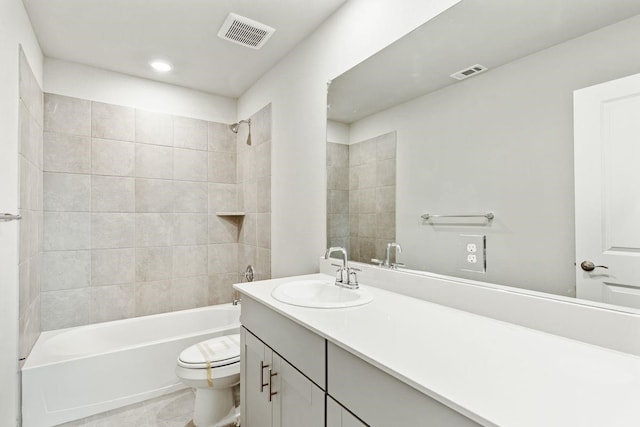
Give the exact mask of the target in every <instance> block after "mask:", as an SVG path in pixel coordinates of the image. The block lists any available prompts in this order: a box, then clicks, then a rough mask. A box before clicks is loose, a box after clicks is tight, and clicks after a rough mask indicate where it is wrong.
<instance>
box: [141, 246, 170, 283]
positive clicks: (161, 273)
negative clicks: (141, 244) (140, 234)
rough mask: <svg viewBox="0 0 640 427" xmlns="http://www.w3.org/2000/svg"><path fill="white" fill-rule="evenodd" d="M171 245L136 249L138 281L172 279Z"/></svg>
mask: <svg viewBox="0 0 640 427" xmlns="http://www.w3.org/2000/svg"><path fill="white" fill-rule="evenodd" d="M172 263H173V254H172V249H171V247H162V248H137V249H136V282H154V281H158V280H165V279H171V271H172V265H173V264H172Z"/></svg>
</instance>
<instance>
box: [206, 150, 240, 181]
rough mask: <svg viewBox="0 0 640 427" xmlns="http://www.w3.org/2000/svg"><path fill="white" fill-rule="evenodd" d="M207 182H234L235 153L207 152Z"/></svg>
mask: <svg viewBox="0 0 640 427" xmlns="http://www.w3.org/2000/svg"><path fill="white" fill-rule="evenodd" d="M209 182H217V183H225V184H234V183H235V182H236V154H235V153H221V152H213V153H209Z"/></svg>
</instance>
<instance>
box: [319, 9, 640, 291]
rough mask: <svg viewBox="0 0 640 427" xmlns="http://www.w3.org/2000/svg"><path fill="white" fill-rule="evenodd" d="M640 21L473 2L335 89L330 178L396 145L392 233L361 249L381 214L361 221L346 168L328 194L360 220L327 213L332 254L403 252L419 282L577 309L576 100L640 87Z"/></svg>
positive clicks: (628, 15)
mask: <svg viewBox="0 0 640 427" xmlns="http://www.w3.org/2000/svg"><path fill="white" fill-rule="evenodd" d="M638 14H640V2H638V1H637V0H611V1H606V2H603V1H584V0H547V1H544V2H531V1H528V0H462V1H461V2H459V3H458V4H456V5H455V6H453V7H451V8H450V9H449V10H447V11H445V12H444V13H442V14H441V15H440V16H438V17H436V18H434V19H433V20H431V21H429V22H427V23H425V24H424V25H422V26H421V27H419V28H417V29H416V30H414V31H413V32H411V33H410V34H408V35H407V36H405V37H403V38H402V39H400V40H398V41H397V42H396V43H394V44H392V45H391V46H389V47H387V48H386V49H384V50H382V51H380V52H379V53H378V54H376V55H374V56H373V57H371V58H369V59H367V60H365V61H364V62H362V63H361V64H359V65H357V66H356V67H354V68H353V69H351V70H349V71H347V72H346V73H344V74H342V75H340V76H338V77H337V78H335V79H333V80H332V82H331V85H330V88H329V93H328V131H327V141H328V153H329V158H328V163H327V164H328V167H329V168H332V167H336V164H335V163H333V162H334V160H335V153H336V152H337V151H339V150H338V149H336V148H335V147H334V144H335V143H338V144H343V147H346V148H342V151H343V154H344V153H347V154H349V155H353V152H351V151H350V150H356V156H359V155H360V154H358V153H357V152H358V151H361V148H358V147H359V146H361V145H362V144H365V145H366V144H371V141H379V140H381V139H384V138H389V135H393V136H394V138H395V161H396V163H395V167H394V168H393V172H394V175H395V183H394V185H393V194H395V222H393V223H392V222H391V221H390V220H387V224H386V225H384V224H383V222H382V221H384V220H385V219H384V218H381V221H379V222H377V223H376V227H377V228H378V229H381V230H380V231H382V232H383V233H382V234H378V236H377V237H375V238H374V240H375V241H376V242H377V243H379V244H376V245H375V246H371V238H369V239H368V240H366V241H365V242H364V244H363V239H362V238H361V236H358V233H360V232H361V231H362V228H363V226H362V223H361V222H360V221H361V220H363V219H364V221H371V219H370V218H364V216H365V215H371V213H370V212H367V213H363V212H362V211H359V210H352V209H360V207H361V205H360V203H361V202H362V201H363V200H364V203H365V204H366V203H369V206H371V205H370V203H371V201H370V200H369V199H367V197H370V194H369V196H363V195H362V194H358V196H357V197H356V196H354V195H353V194H352V190H354V184H353V183H351V182H348V183H346V182H344V180H347V179H348V178H352V177H353V176H358V172H354V171H352V169H353V167H354V166H356V165H355V163H354V162H351V163H352V164H350V163H349V162H348V161H347V163H345V161H344V160H343V161H342V163H341V165H343V166H341V167H346V169H347V170H346V172H345V171H340V172H339V173H341V174H342V175H341V176H342V178H336V177H335V176H331V171H328V177H329V178H330V179H331V182H330V183H329V187H328V193H327V194H328V196H329V197H332V195H331V191H332V190H337V189H339V191H343V192H345V193H346V195H345V194H341V195H339V196H336V195H333V196H334V197H340V199H336V200H339V202H340V203H342V204H343V205H342V206H344V203H345V200H349V201H350V203H348V208H349V210H348V212H346V211H345V210H342V211H340V212H341V215H342V216H341V217H339V216H337V215H336V214H337V213H336V211H335V202H336V200H334V201H333V202H331V200H329V202H330V203H328V209H329V212H328V216H327V218H328V227H327V230H328V239H327V241H328V242H329V244H332V243H335V244H338V245H344V246H346V247H347V248H348V249H349V253H350V257H351V259H358V260H360V261H362V262H371V260H370V259H367V258H369V256H370V255H373V256H371V258H380V257H384V246H385V242H386V243H388V242H390V241H396V242H398V243H400V244H401V245H402V253H401V254H400V255H399V257H398V260H399V261H401V262H403V263H405V264H406V268H409V269H413V270H421V271H429V272H433V273H439V274H445V275H450V276H457V277H462V278H467V279H473V280H479V281H484V282H490V283H496V284H501V285H507V286H512V287H515V288H521V289H528V290H534V291H540V292H545V293H548V294H551V295H560V296H565V297H575V296H576V273H577V271H576V269H577V268H579V267H576V264H575V263H576V261H578V263H579V262H580V261H581V260H577V259H576V249H575V219H574V218H575V208H574V206H575V202H574V150H573V147H574V135H573V134H574V130H573V113H574V111H573V92H574V91H575V90H578V89H582V88H585V87H589V86H592V85H596V84H600V83H603V82H607V81H610V80H613V79H617V78H621V77H624V76H629V75H632V74H636V73H640V55H638V54H637V52H638V51H640V50H639V48H640V16H637V15H638ZM477 65H480V66H482V68H478V70H479V72H477V70H470V69H472V68H474V67H475V66H477ZM484 67H486V68H487V70H486V71H483V68H484ZM465 70H466V71H465ZM456 72H462V74H463V75H464V74H465V73H466V74H473V75H472V76H470V77H468V78H466V79H463V80H457V79H454V78H452V77H450V75H452V74H454V73H456ZM332 156H333V157H332ZM345 165H346V166H345ZM333 172H335V171H333ZM384 173H387V178H389V177H390V172H388V171H387V172H384ZM354 174H355V175H354ZM340 179H342V180H343V182H342V183H341V184H340V185H338V184H337V183H338V182H339V181H340ZM383 182H384V183H385V184H390V182H389V181H383ZM388 186H391V185H388ZM347 190H348V191H347ZM356 190H357V191H361V189H359V188H358V189H356ZM390 194H392V192H391V190H389V191H388V192H387V197H391V196H390ZM367 200H368V201H367ZM382 202H388V199H386V200H382V199H378V203H382ZM369 209H371V207H370V208H369ZM345 213H346V217H347V218H349V220H348V221H347V220H345V219H344V216H345ZM488 213H492V214H493V215H494V217H493V219H491V220H489V219H487V218H486V217H484V216H477V217H462V218H459V217H451V218H446V217H444V218H443V217H437V215H485V214H488ZM377 214H379V213H377ZM424 214H430V215H431V216H430V217H429V219H427V220H425V219H423V215H424ZM336 220H337V221H341V222H340V224H337V223H336ZM341 227H342V229H341ZM353 227H357V231H356V230H354V229H353ZM367 227H368V228H371V227H372V226H371V224H370V223H365V226H364V228H365V229H366V228H367ZM338 230H341V231H340V232H339V231H338ZM385 232H386V234H385ZM340 233H341V234H340ZM354 236H355V239H354ZM470 244H473V245H475V246H472V247H471V248H475V249H476V251H477V252H475V253H474V252H470V251H469V248H470V246H469V245H470ZM367 245H369V246H367ZM484 245H486V253H485V254H484V255H485V256H482V254H483V251H482V246H484ZM354 254H355V255H357V257H355V258H354V256H353V255H354ZM469 255H475V258H474V259H475V261H476V262H475V263H473V265H471V264H472V263H470V262H469ZM485 261H486V271H482V270H483V269H482V268H481V267H482V266H483V263H484V262H485ZM478 270H479V271H478ZM578 274H583V273H582V272H581V271H579V272H578ZM585 274H586V273H585ZM638 285H639V286H640V283H638Z"/></svg>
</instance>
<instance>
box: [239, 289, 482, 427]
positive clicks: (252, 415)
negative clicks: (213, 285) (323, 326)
mask: <svg viewBox="0 0 640 427" xmlns="http://www.w3.org/2000/svg"><path fill="white" fill-rule="evenodd" d="M240 320H241V323H242V325H243V327H242V331H241V339H242V347H241V351H242V354H241V374H242V385H241V399H242V405H241V408H242V420H243V426H245V427H280V426H283V427H300V426H305V427H325V426H326V427H369V426H370V427H388V426H395V425H397V426H413V425H418V424H416V420H419V425H420V426H425V427H427V426H447V427H469V426H477V425H478V424H476V423H475V422H474V421H472V420H471V419H469V418H467V417H465V416H464V415H462V414H460V413H458V412H456V411H455V410H453V409H451V408H449V407H448V406H446V405H444V404H442V403H440V402H438V401H436V400H434V399H432V398H431V397H429V396H427V395H425V394H424V393H422V392H420V391H418V390H416V389H414V388H413V387H411V386H409V385H407V384H405V383H404V382H402V381H400V380H398V379H396V378H394V377H392V376H391V375H389V374H387V373H385V372H383V371H382V370H380V369H378V368H377V367H375V366H373V365H371V364H369V363H367V362H365V361H364V360H362V359H360V358H359V357H357V356H354V355H353V354H351V353H349V352H348V351H346V350H343V349H342V348H340V347H338V346H336V345H334V344H332V343H331V342H328V341H326V340H325V339H324V338H322V337H321V336H319V335H317V334H315V333H314V332H311V331H310V330H309V329H306V328H304V327H302V326H300V325H299V324H297V323H295V322H293V321H292V320H290V319H288V318H286V317H284V316H282V315H280V314H279V313H277V312H275V311H274V310H271V309H270V308H268V307H267V306H265V305H263V304H260V303H259V302H257V301H255V300H253V299H251V298H248V297H247V298H243V301H242V314H241V318H240ZM325 400H326V402H325ZM325 409H326V412H325ZM325 423H326V424H325Z"/></svg>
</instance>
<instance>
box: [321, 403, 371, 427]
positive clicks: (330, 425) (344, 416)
mask: <svg viewBox="0 0 640 427" xmlns="http://www.w3.org/2000/svg"><path fill="white" fill-rule="evenodd" d="M327 427H367V425H366V424H365V423H363V422H362V421H360V420H359V419H357V418H356V417H354V416H353V415H351V413H350V412H349V411H347V410H346V409H344V408H343V407H342V406H340V404H339V403H338V402H336V401H335V400H333V399H332V398H331V397H329V396H327Z"/></svg>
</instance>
